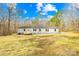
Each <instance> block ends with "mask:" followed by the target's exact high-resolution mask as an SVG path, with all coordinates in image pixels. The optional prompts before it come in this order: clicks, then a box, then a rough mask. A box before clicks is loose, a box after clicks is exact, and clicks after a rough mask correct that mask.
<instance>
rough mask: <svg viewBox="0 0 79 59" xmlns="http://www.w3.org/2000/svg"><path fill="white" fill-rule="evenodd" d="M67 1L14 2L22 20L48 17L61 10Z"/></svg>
mask: <svg viewBox="0 0 79 59" xmlns="http://www.w3.org/2000/svg"><path fill="white" fill-rule="evenodd" d="M66 5H67V3H16V5H15V10H21V12H19V13H18V16H20V17H21V19H22V20H29V19H31V20H33V19H35V18H36V17H39V18H40V19H42V20H43V19H45V20H46V19H50V18H51V17H53V16H54V15H55V14H56V13H57V12H58V11H62V10H63V8H65V6H66ZM5 7H6V4H4V6H3V8H4V11H5V10H6V8H5Z"/></svg>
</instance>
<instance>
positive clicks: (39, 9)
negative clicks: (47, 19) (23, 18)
mask: <svg viewBox="0 0 79 59" xmlns="http://www.w3.org/2000/svg"><path fill="white" fill-rule="evenodd" d="M41 7H43V3H38V4H37V11H41Z"/></svg>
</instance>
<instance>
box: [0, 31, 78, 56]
mask: <svg viewBox="0 0 79 59" xmlns="http://www.w3.org/2000/svg"><path fill="white" fill-rule="evenodd" d="M0 55H1V56H20V55H21V56H28V55H42V56H43V55H49V56H54V55H57V56H59V55H62V56H63V55H64V56H65V55H66V56H69V55H79V34H78V33H71V32H63V33H60V34H34V35H17V34H13V35H10V36H0Z"/></svg>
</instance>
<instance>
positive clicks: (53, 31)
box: [18, 28, 59, 34]
mask: <svg viewBox="0 0 79 59" xmlns="http://www.w3.org/2000/svg"><path fill="white" fill-rule="evenodd" d="M58 32H59V29H54V28H49V31H46V28H41V31H39V28H36V31H33V28H25V31H24V29H18V33H24V34H26V33H36V34H39V33H40V34H41V33H42V34H43V33H58Z"/></svg>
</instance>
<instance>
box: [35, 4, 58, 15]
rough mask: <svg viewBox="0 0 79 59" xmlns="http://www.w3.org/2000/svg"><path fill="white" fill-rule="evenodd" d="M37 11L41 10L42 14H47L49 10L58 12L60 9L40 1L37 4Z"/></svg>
mask: <svg viewBox="0 0 79 59" xmlns="http://www.w3.org/2000/svg"><path fill="white" fill-rule="evenodd" d="M36 8H37V11H36V12H39V11H41V13H40V14H41V15H47V14H48V13H47V12H49V11H55V12H57V11H58V10H57V9H56V7H55V6H54V5H52V4H45V5H44V4H43V3H38V4H37V7H36Z"/></svg>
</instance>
